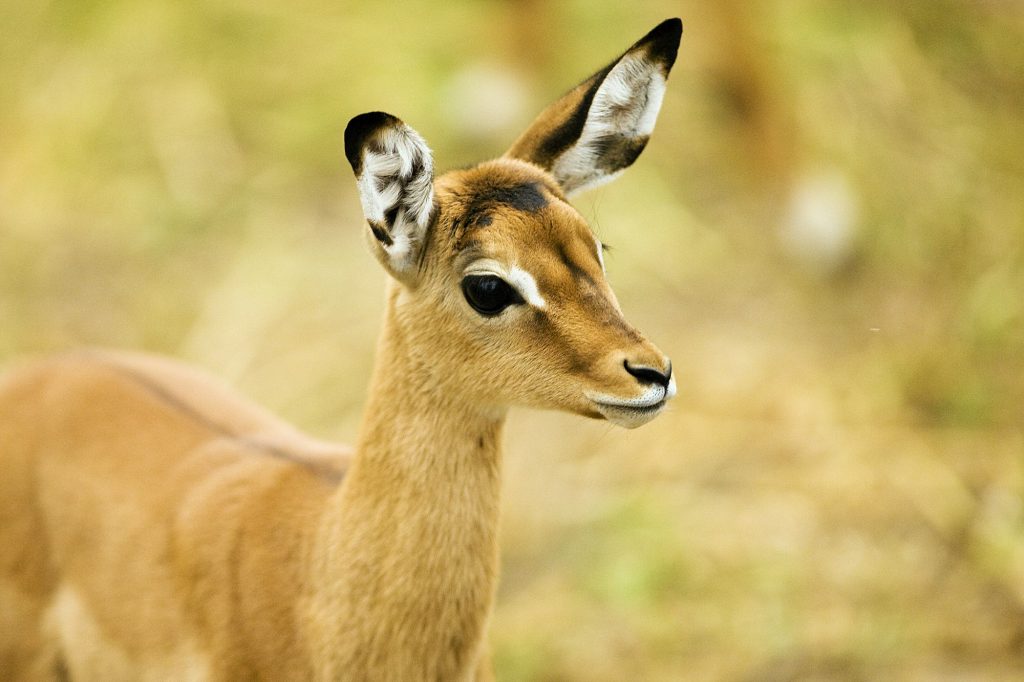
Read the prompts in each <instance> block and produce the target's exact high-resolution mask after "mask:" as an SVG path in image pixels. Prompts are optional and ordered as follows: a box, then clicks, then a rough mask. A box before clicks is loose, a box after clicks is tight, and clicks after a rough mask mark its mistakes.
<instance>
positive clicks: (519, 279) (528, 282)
mask: <svg viewBox="0 0 1024 682" xmlns="http://www.w3.org/2000/svg"><path fill="white" fill-rule="evenodd" d="M465 274H466V275H494V276H495V277H500V278H502V279H503V280H505V281H506V282H508V283H509V284H510V285H512V287H513V288H514V289H515V290H516V291H518V292H519V295H520V296H522V297H523V300H524V301H526V302H527V303H529V304H530V305H532V306H533V307H534V308H544V307H546V306H547V304H548V303H547V301H545V300H544V297H543V296H541V295H540V289H538V288H537V280H536V279H534V277H533V275H531V274H530V273H528V272H527V271H526V270H523V269H522V268H520V267H517V266H515V265H513V266H512V267H510V268H505V266H503V265H502V264H501V263H499V262H498V261H496V260H491V259H490V258H485V259H482V260H478V261H476V262H474V263H473V264H472V265H470V266H469V267H468V268H466V271H465Z"/></svg>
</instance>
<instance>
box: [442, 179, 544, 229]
mask: <svg viewBox="0 0 1024 682" xmlns="http://www.w3.org/2000/svg"><path fill="white" fill-rule="evenodd" d="M466 199H467V202H466V209H465V214H464V215H463V219H462V221H461V222H462V223H463V224H464V225H466V226H475V227H486V226H487V225H490V224H491V218H490V216H488V215H487V213H488V212H489V211H492V210H494V209H495V208H497V207H499V206H508V207H509V208H513V209H515V210H517V211H525V212H526V213H536V212H537V211H539V210H541V209H542V208H544V207H545V206H547V205H548V199H547V197H546V196H544V185H542V184H541V183H540V182H539V181H533V182H518V183H511V184H504V183H502V184H491V183H483V182H482V183H478V184H476V185H475V186H473V187H471V188H470V190H469V192H468V193H467V195H466Z"/></svg>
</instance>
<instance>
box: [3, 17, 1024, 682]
mask: <svg viewBox="0 0 1024 682" xmlns="http://www.w3.org/2000/svg"><path fill="white" fill-rule="evenodd" d="M350 5H351V3H342V4H339V3H326V2H317V1H315V0H311V1H310V2H303V3H299V4H298V5H294V6H292V5H289V7H288V9H284V5H279V4H276V3H270V2H261V1H257V2H247V3H241V2H236V1H232V0H215V1H213V2H203V3H198V2H188V1H186V2H169V1H168V0H143V1H142V2H127V1H120V2H104V3H92V2H76V3H64V2H53V3H20V2H15V1H14V0H0V25H2V26H3V27H4V28H3V33H4V38H3V40H2V41H0V359H3V360H5V361H6V360H9V359H12V358H14V357H16V356H21V355H25V354H33V353H43V352H48V351H53V350H57V349H62V348H66V347H71V346H78V345H85V344H99V345H112V346H129V347H135V348H145V349H149V350H153V351H159V352H166V353H170V354H174V355H177V356H180V357H184V358H186V359H189V360H192V361H194V362H197V363H199V364H201V365H204V366H206V367H208V368H209V369H210V370H212V371H214V372H215V373H218V374H221V375H222V376H225V377H226V378H228V379H229V380H231V381H232V382H234V383H236V384H237V385H238V386H239V387H241V388H242V389H243V390H244V391H245V392H247V393H248V394H250V395H252V396H254V397H255V398H257V399H258V400H260V401H261V402H263V403H265V404H267V405H269V406H271V407H273V408H274V409H276V410H277V411H279V412H281V413H283V414H285V415H286V416H288V417H289V418H291V419H293V420H295V421H297V422H298V423H300V424H302V425H303V426H305V427H307V428H309V429H310V430H312V431H315V432H317V433H319V434H322V435H327V436H336V437H339V438H343V439H346V440H350V439H351V438H352V436H353V435H354V433H355V429H356V428H357V425H358V417H359V412H360V409H361V406H362V401H363V388H364V386H365V384H366V379H367V376H368V372H369V365H370V362H371V359H372V349H373V342H374V337H375V334H376V328H377V323H378V319H379V313H380V310H381V303H382V301H381V293H380V292H381V289H382V283H383V275H382V274H381V273H380V272H379V271H378V269H377V268H376V266H375V265H374V264H373V263H372V262H371V259H370V258H369V256H368V255H367V254H366V253H365V252H364V248H363V246H362V243H361V239H360V236H359V233H358V231H359V229H360V219H359V218H360V212H359V208H358V205H357V202H356V197H355V192H354V184H353V183H352V182H351V178H350V177H349V174H348V171H347V168H346V167H345V165H344V163H343V160H342V155H341V149H340V148H341V142H340V136H341V133H340V131H341V129H342V127H343V125H344V123H345V121H347V120H348V118H349V117H350V116H352V115H353V114H355V113H359V112H361V111H365V110H371V109H378V108H379V109H385V110H389V111H393V112H395V113H396V114H398V115H400V116H402V117H403V118H405V119H406V120H407V121H409V122H410V123H411V124H412V125H414V126H415V127H417V128H418V129H419V130H420V131H421V132H422V133H423V134H424V135H425V136H426V137H427V139H428V140H429V141H430V142H431V143H432V145H433V146H434V148H435V150H436V152H437V155H438V157H439V160H440V163H441V165H442V166H444V165H459V164H463V163H467V162H471V161H474V160H478V159H480V158H482V157H484V156H488V155H496V154H498V153H500V152H501V151H502V149H503V146H504V145H505V144H507V143H508V142H510V141H511V140H512V139H513V137H515V134H516V132H517V131H518V129H519V128H521V127H522V126H523V125H525V123H526V122H527V121H528V120H529V119H530V117H531V116H532V114H533V113H534V112H535V111H536V110H538V109H539V108H540V107H541V106H542V105H543V104H544V103H545V102H546V101H547V100H548V99H550V98H551V97H552V96H553V95H554V94H556V93H557V92H559V91H561V90H563V89H565V87H566V86H568V85H569V84H570V83H572V82H573V81H574V79H578V78H580V77H582V76H584V75H586V74H587V73H588V72H589V71H592V70H593V69H594V68H595V67H597V66H598V65H599V64H601V63H602V62H603V61H605V60H607V59H608V58H610V57H611V56H613V55H614V54H615V53H616V52H617V51H618V50H620V49H621V48H623V47H624V46H625V45H626V44H628V42H629V41H631V40H633V39H634V38H636V37H638V36H639V35H641V34H642V33H643V32H644V31H646V30H647V29H648V28H649V27H651V26H653V25H654V24H655V23H656V22H657V21H659V20H660V19H662V18H664V17H666V16H671V15H675V14H679V15H681V16H682V17H683V19H684V23H685V24H686V33H685V35H684V45H683V50H682V52H681V58H680V63H679V66H678V67H677V69H676V71H675V72H674V74H673V78H672V81H671V84H670V92H669V95H668V97H667V98H666V103H665V107H664V110H663V114H662V118H661V121H660V123H659V127H658V130H657V132H656V134H655V136H654V140H653V143H652V145H651V147H650V149H649V150H648V151H647V152H645V155H644V156H643V158H642V159H641V160H640V161H639V162H638V164H637V166H636V167H635V168H633V169H631V170H630V172H628V173H627V174H625V175H624V176H623V178H622V179H621V180H620V181H618V182H617V183H616V184H614V185H612V186H610V187H608V188H605V189H601V190H599V191H598V192H596V193H594V194H591V195H588V196H586V197H584V198H582V199H581V201H580V202H578V203H579V207H580V209H581V210H582V211H583V212H584V213H585V214H586V215H588V216H589V217H590V219H591V220H592V222H593V224H594V225H595V227H596V229H597V231H598V233H599V234H600V235H601V237H602V238H603V239H604V240H605V241H607V242H609V243H611V244H612V245H613V246H614V247H615V248H614V250H613V252H612V254H611V255H610V258H609V268H610V271H611V276H612V280H613V283H615V285H616V288H617V290H618V291H619V293H620V298H621V300H622V302H623V305H624V308H625V309H626V311H627V313H629V315H630V317H631V318H632V319H633V321H634V322H636V323H637V325H638V326H639V327H640V328H642V329H644V330H645V331H647V332H648V333H649V335H650V336H651V337H652V338H653V339H655V340H656V341H657V342H659V344H660V345H661V346H662V347H663V348H664V349H665V350H667V351H669V352H670V354H671V355H672V356H673V359H674V361H675V366H676V367H677V369H678V371H679V375H680V378H681V383H680V388H681V391H680V394H681V395H680V398H679V400H678V401H677V403H676V406H675V408H674V409H673V410H672V411H671V412H670V413H669V414H668V415H666V416H665V417H663V418H661V419H660V420H658V421H657V422H655V423H654V424H652V425H650V426H648V427H645V428H644V429H641V430H640V431H636V432H629V433H625V432H620V431H616V430H613V429H610V428H608V427H606V426H603V425H600V424H594V423H581V422H580V421H578V420H574V419H573V418H570V417H567V416H564V415H554V414H538V413H529V412H516V413H515V414H514V416H513V418H512V421H511V423H510V426H509V429H508V437H507V441H508V453H507V461H506V470H507V485H506V489H505V496H506V497H505V516H504V519H505V522H504V528H503V533H504V543H503V544H504V557H505V569H504V578H503V583H502V588H501V592H500V595H499V603H498V607H497V613H496V614H495V617H494V621H493V627H492V641H493V647H494V650H495V654H496V660H497V663H498V668H499V675H500V677H501V679H504V680H622V679H643V680H678V679H708V680H878V679H893V680H947V679H948V680H1010V679H1021V678H1022V677H1024V502H1022V495H1024V219H1022V216H1024V182H1022V178H1024V160H1022V159H1024V117H1022V113H1021V112H1022V111H1024V12H1022V10H1021V8H1020V7H1019V4H1018V3H1012V2H994V1H986V2H983V1H981V0H975V1H968V0H960V1H958V2H955V1H953V0H937V1H936V2H931V3H909V6H906V7H902V8H900V9H896V8H894V7H892V6H890V4H888V3H881V2H874V1H869V2H859V3H855V2H838V1H833V2H827V3H821V2H810V1H809V0H786V1H785V2H766V1H765V2H752V3H739V2H725V1H724V0H723V2H720V3H698V2H690V1H687V2H651V3H644V4H643V5H642V7H641V8H637V7H634V6H633V5H630V4H628V3H625V4H623V3H591V2H588V3H583V2H578V1H573V2H560V3H541V2H538V1H536V0H518V1H517V2H507V3H500V2H495V1H492V2H472V3H468V2H467V3H427V2H409V3H405V4H404V5H403V7H404V8H405V9H403V11H401V12H398V11H393V10H391V9H388V8H386V7H384V6H382V5H381V4H380V3H365V4H359V5H356V6H350ZM495 84H496V85H495ZM483 87H488V88H491V87H493V88H495V91H494V92H490V93H489V94H488V95H487V96H486V97H484V96H482V95H480V94H478V92H479V89H480V88H483ZM495 99H498V100H500V101H502V102H504V103H505V104H506V107H505V109H502V110H501V111H503V112H505V114H503V115H497V114H495V113H494V109H493V104H494V100H495ZM506 109H507V111H506ZM481 112H482V113H481ZM480 121H486V122H488V123H489V125H475V123H480Z"/></svg>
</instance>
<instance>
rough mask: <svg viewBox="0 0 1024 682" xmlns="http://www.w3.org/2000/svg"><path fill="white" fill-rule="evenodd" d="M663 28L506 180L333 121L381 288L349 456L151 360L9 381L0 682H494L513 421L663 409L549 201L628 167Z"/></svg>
mask: <svg viewBox="0 0 1024 682" xmlns="http://www.w3.org/2000/svg"><path fill="white" fill-rule="evenodd" d="M681 32H682V24H681V23H680V22H679V20H678V19H670V20H668V21H665V22H664V23H662V24H660V25H659V26H657V27H656V28H655V29H654V30H652V31H651V32H650V33H648V34H647V35H646V36H644V37H643V38H642V39H640V40H639V41H638V42H637V43H636V44H634V45H633V46H632V47H630V48H629V49H628V50H627V51H626V52H625V53H624V54H623V55H622V56H621V57H619V58H618V59H616V60H615V61H613V62H612V63H611V64H610V65H608V66H607V67H605V68H603V69H601V70H600V71H598V72H597V73H596V74H594V75H593V76H591V77H590V78H588V79H587V80H585V81H583V82H582V83H581V84H580V85H578V86H576V87H575V88H574V89H572V90H571V91H569V92H568V93H567V94H566V95H565V96H563V97H562V98H561V99H559V100H557V101H556V102H555V103H554V104H552V105H551V106H550V107H548V108H547V109H546V110H545V111H544V112H543V113H542V114H541V115H540V116H539V117H538V118H537V119H536V120H535V121H534V122H533V123H532V124H531V125H530V126H529V128H528V129H527V130H526V132H525V133H523V135H522V136H521V137H520V138H519V139H518V140H517V141H516V142H515V143H514V144H513V145H512V146H511V148H510V149H509V150H508V152H506V153H505V155H504V156H502V157H501V158H498V159H496V160H492V161H487V162H484V163H481V164H479V165H477V166H474V167H472V168H468V169H464V170H455V171H451V172H448V173H446V174H444V175H440V176H439V177H435V176H434V172H433V165H434V164H433V159H432V156H431V152H430V150H429V149H428V148H427V145H426V144H425V143H424V141H423V139H422V138H421V137H420V136H419V135H418V134H417V133H416V132H415V131H413V130H412V129H411V128H410V127H409V126H407V125H406V124H405V123H403V122H402V121H400V120H399V119H398V118H396V117H394V116H391V115H389V114H385V113H380V112H374V113H367V114H362V115H360V116H356V117H355V118H353V119H352V120H351V121H350V122H349V124H348V127H347V128H346V130H345V155H346V157H347V158H348V161H349V162H350V163H351V165H352V169H353V170H354V172H355V177H356V183H357V187H358V193H359V199H360V202H361V204H362V208H363V211H364V214H365V218H366V221H367V229H366V230H365V235H366V241H367V243H368V244H369V248H370V250H371V251H372V252H373V254H374V255H375V256H376V258H377V259H378V260H379V261H380V263H381V265H382V266H383V267H384V269H385V270H386V271H387V272H388V273H389V274H390V275H391V277H390V278H389V280H388V297H387V306H386V312H385V315H384V322H383V329H382V331H381V335H380V339H379V343H378V348H377V356H376V364H375V367H374V371H373V376H372V380H371V384H370V391H369V399H368V403H367V407H366V413H365V417H364V420H363V422H362V426H361V428H360V431H359V436H358V440H357V443H356V445H355V447H354V448H351V449H350V448H347V447H344V446H340V445H332V444H329V443H324V442H321V441H318V440H315V439H313V438H311V437H309V436H306V435H304V434H302V433H300V432H299V431H298V430H296V429H294V428H293V427H291V426H289V425H288V424H286V423H284V422H283V421H281V420H279V419H277V418H276V417H274V416H273V415H271V414H269V413H267V412H265V411H263V410H262V409H260V408H259V407H256V406H254V405H252V404H250V403H249V402H247V401H246V400H244V399H242V398H240V397H238V396H236V395H235V394H234V393H232V392H231V391H230V390H229V389H227V388H225V387H224V386H222V385H220V384H219V383H217V382H216V381H215V380H213V379H210V378H208V377H207V376H205V375H204V374H202V373H200V372H199V371H197V370H194V369H190V368H189V367H187V366H184V365H181V364H179V363H176V362H174V361H172V360H168V359H162V358H158V357H152V356H146V355H139V354H129V353H121V352H104V351H80V352H74V353H69V354H65V355H62V356H58V357H55V358H51V359H48V360H43V361H37V362H35V363H32V364H26V365H24V366H22V367H20V368H18V369H17V370H14V371H11V372H10V373H9V374H7V375H6V377H5V378H4V379H3V380H2V381H0V679H2V680H37V679H43V680H46V679H57V680H63V679H73V680H102V681H104V682H108V681H111V680H229V679H230V680H235V679H237V680H243V679H245V680H248V679H266V680H310V679H317V680H340V679H346V680H360V681H362V680H396V681H400V682H404V681H406V680H473V679H477V680H478V679H489V678H490V677H491V672H490V665H489V660H488V655H487V652H486V647H485V644H484V642H485V631H486V625H487V621H488V618H489V614H490V611H491V607H492V603H493V601H494V591H495V584H496V581H497V570H498V546H497V542H496V530H497V524H498V508H499V492H500V480H501V465H502V458H501V432H502V425H503V423H504V421H505V417H506V413H507V411H508V409H509V407H510V406H512V405H525V406H532V407H537V408H548V409H559V410H566V411H569V412H573V413H576V414H579V415H583V416H586V417H592V418H596V419H605V420H608V421H610V422H612V423H615V424H619V425H622V426H626V427H635V426H639V425H641V424H644V423H646V422H648V421H650V420H651V419H653V418H654V417H655V416H656V415H657V414H659V413H660V412H661V411H662V410H663V409H664V408H665V404H666V402H667V401H668V400H669V399H671V398H672V396H673V395H674V394H675V382H674V379H673V377H672V366H671V363H670V362H669V360H668V358H667V357H665V355H663V354H662V353H661V352H660V351H659V350H658V349H657V348H656V347H655V346H654V345H652V344H651V343H650V342H649V341H647V340H646V339H645V338H644V337H643V336H642V335H641V334H640V333H639V332H638V331H637V330H636V329H634V328H633V327H632V326H630V325H629V324H628V323H627V322H626V321H625V320H624V318H623V316H622V313H621V311H620V309H619V304H618V302H617V301H616V298H615V295H614V294H613V293H612V290H611V289H610V288H609V285H608V282H607V280H606V279H605V274H604V266H603V262H602V251H601V244H600V243H599V242H598V240H597V239H596V238H595V237H594V235H593V233H592V232H591V230H590V229H589V227H588V226H587V224H586V222H585V221H584V220H583V218H582V217H581V216H580V215H579V213H577V212H576V210H574V209H573V208H572V206H570V204H569V203H567V197H569V196H571V195H572V194H574V193H576V192H579V191H582V190H584V189H587V188H589V187H592V186H594V185H597V184H599V183H601V182H604V181H606V180H609V179H611V178H613V177H614V176H615V175H617V174H618V173H619V172H620V171H621V170H622V169H624V168H625V167H626V166H629V165H630V164H631V163H632V162H633V161H634V160H635V159H636V158H637V156H638V155H639V154H640V152H641V150H643V148H644V145H645V144H646V143H647V140H648V137H649V136H650V134H651V132H652V130H653V128H654V123H655V119H656V117H657V114H658V110H659V108H660V106H661V101H662V95H663V93H664V90H665V83H666V79H667V77H668V73H669V70H670V69H671V67H672V65H673V63H674V61H675V58H676V52H677V49H678V46H679V39H680V35H681Z"/></svg>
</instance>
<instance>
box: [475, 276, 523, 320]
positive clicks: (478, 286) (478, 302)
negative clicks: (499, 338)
mask: <svg viewBox="0 0 1024 682" xmlns="http://www.w3.org/2000/svg"><path fill="white" fill-rule="evenodd" d="M462 295H463V296H465V297H466V301H467V302H468V303H469V305H471V306H473V310H475V311H477V312H478V313H480V314H481V315H486V316H487V317H493V316H494V315H497V314H498V313H500V312H501V311H502V310H504V309H505V308H507V307H509V306H510V305H515V304H517V303H523V297H522V296H520V295H519V292H518V291H516V290H515V289H513V288H512V286H511V285H510V284H509V283H508V282H506V281H505V280H503V279H502V278H500V277H498V276H496V275H467V276H466V277H463V278H462Z"/></svg>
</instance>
